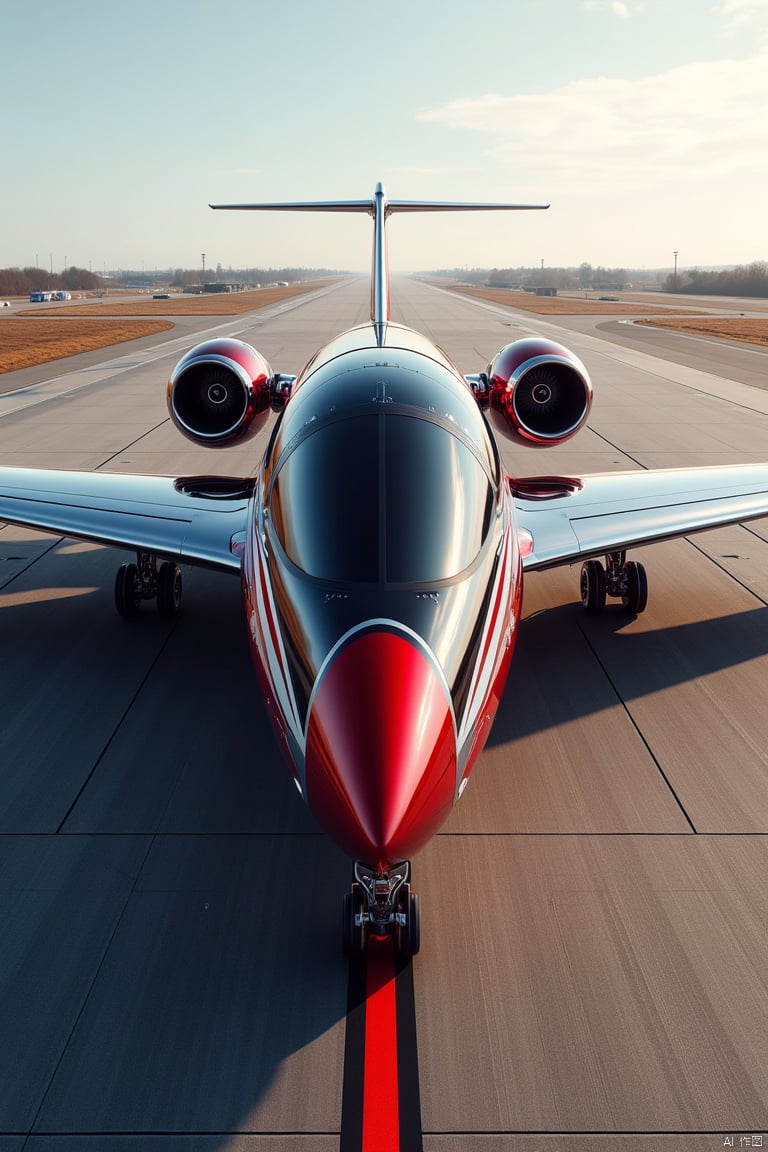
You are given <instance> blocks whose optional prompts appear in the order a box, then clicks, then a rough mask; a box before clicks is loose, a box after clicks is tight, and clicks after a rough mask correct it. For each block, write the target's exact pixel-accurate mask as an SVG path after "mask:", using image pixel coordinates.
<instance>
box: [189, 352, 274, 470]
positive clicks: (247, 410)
mask: <svg viewBox="0 0 768 1152" xmlns="http://www.w3.org/2000/svg"><path fill="white" fill-rule="evenodd" d="M271 380H272V369H271V368H270V366H269V364H268V363H267V361H266V360H265V359H264V357H263V356H261V355H260V354H259V353H258V352H257V351H256V349H255V348H251V346H250V344H244V343H243V341H242V340H233V339H231V338H223V339H220V340H206V341H205V342H204V343H203V344H197V345H196V346H195V347H194V348H193V349H192V350H191V351H190V352H188V353H187V354H186V356H184V357H183V359H181V360H180V361H179V363H178V364H177V365H176V367H175V368H174V370H173V372H172V373H171V378H170V380H169V381H168V411H169V412H170V414H171V418H172V420H173V422H174V424H175V425H176V427H177V428H178V429H179V431H180V432H183V433H184V435H185V436H187V437H188V438H189V439H190V440H194V441H195V442H196V443H197V444H205V445H206V446H207V447H209V448H223V447H226V446H227V445H229V444H232V443H233V442H234V441H236V440H243V439H250V438H251V437H252V436H255V435H256V434H257V432H260V431H261V429H262V428H263V427H264V425H265V423H266V420H267V417H268V416H269V413H270V399H271V397H270V391H271V389H270V383H271Z"/></svg>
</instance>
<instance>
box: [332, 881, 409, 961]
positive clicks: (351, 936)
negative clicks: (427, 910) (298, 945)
mask: <svg viewBox="0 0 768 1152" xmlns="http://www.w3.org/2000/svg"><path fill="white" fill-rule="evenodd" d="M410 873H411V863H410V861H409V860H403V861H402V863H400V864H395V865H394V866H393V867H392V868H387V869H385V870H383V871H377V870H376V869H373V868H368V867H366V865H364V864H361V863H360V862H359V861H357V860H356V861H355V865H354V877H355V878H354V881H353V882H352V888H351V891H349V892H345V893H344V902H343V905H342V942H343V946H344V952H345V953H346V955H347V956H360V955H362V953H363V952H364V951H365V945H366V942H367V939H368V936H369V934H371V935H373V936H387V935H391V936H393V937H394V941H395V946H396V948H397V950H398V952H399V953H400V955H401V956H405V957H409V956H415V955H416V953H417V952H418V951H419V947H420V944H421V924H420V914H419V898H418V896H417V895H416V893H415V892H412V891H411V885H410V883H409V878H410Z"/></svg>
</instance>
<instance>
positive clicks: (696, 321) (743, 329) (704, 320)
mask: <svg viewBox="0 0 768 1152" xmlns="http://www.w3.org/2000/svg"><path fill="white" fill-rule="evenodd" d="M638 323H639V324H648V325H653V326H654V327H655V328H674V329H676V330H677V331H682V332H695V333H696V334H697V335H698V336H719V337H720V338H721V339H724V340H744V341H746V343H748V344H762V345H763V347H766V346H768V317H765V318H762V317H758V318H756V319H745V318H743V317H736V316H734V317H733V318H731V317H730V316H701V317H687V316H669V317H667V318H666V319H663V320H662V319H653V320H639V321H638Z"/></svg>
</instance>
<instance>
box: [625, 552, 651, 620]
mask: <svg viewBox="0 0 768 1152" xmlns="http://www.w3.org/2000/svg"><path fill="white" fill-rule="evenodd" d="M626 577H627V591H626V592H625V593H624V595H623V596H622V598H621V602H622V604H623V605H624V608H625V610H626V612H627V613H628V615H630V616H639V615H640V613H641V612H645V609H646V606H647V604H648V577H647V576H646V573H645V568H644V567H643V565H642V564H638V563H636V562H635V561H634V560H628V561H627V565H626Z"/></svg>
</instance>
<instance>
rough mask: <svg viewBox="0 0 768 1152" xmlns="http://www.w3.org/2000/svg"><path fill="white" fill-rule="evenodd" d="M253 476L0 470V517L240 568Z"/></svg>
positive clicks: (171, 556) (205, 563) (189, 561)
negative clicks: (239, 543)
mask: <svg viewBox="0 0 768 1152" xmlns="http://www.w3.org/2000/svg"><path fill="white" fill-rule="evenodd" d="M252 484H253V481H252V480H247V479H246V480H242V479H230V478H227V477H187V478H182V479H178V480H174V479H172V478H169V477H162V476H127V475H121V474H119V473H116V472H63V471H62V472H59V471H56V470H54V469H38V468H0V520H5V521H7V522H8V523H11V524H20V525H23V526H24V527H26V528H40V529H42V530H43V531H46V532H54V533H56V534H60V535H62V536H73V537H75V538H76V539H80V540H91V541H94V542H96V543H97V544H106V545H108V546H110V547H116V548H127V549H130V550H131V551H136V552H150V553H153V554H154V555H156V556H158V557H162V558H163V559H166V560H174V561H176V562H177V563H184V564H193V565H201V566H203V567H208V568H215V569H218V570H220V571H229V572H239V571H240V555H239V549H238V548H237V542H238V539H239V538H242V535H243V533H244V532H245V528H246V522H247V513H248V500H249V495H250V490H251V487H252Z"/></svg>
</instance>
